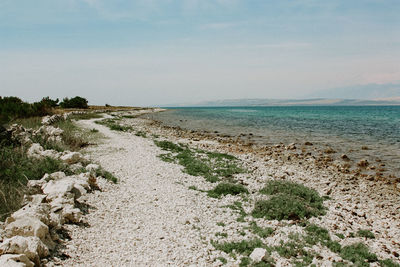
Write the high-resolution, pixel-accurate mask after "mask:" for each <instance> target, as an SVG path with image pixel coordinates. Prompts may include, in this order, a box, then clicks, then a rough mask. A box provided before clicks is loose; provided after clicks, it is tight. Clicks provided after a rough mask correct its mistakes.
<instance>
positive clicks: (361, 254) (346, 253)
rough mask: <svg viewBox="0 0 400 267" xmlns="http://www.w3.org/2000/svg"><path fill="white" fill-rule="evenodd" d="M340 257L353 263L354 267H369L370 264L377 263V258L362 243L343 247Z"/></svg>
mask: <svg viewBox="0 0 400 267" xmlns="http://www.w3.org/2000/svg"><path fill="white" fill-rule="evenodd" d="M340 256H341V257H342V258H343V259H345V260H348V261H351V262H353V263H354V264H355V265H356V266H369V265H370V263H371V262H376V261H378V257H377V256H376V255H375V254H373V253H371V252H370V251H369V249H368V247H367V246H366V245H364V244H363V243H356V244H353V245H349V246H345V247H343V248H342V250H341V252H340Z"/></svg>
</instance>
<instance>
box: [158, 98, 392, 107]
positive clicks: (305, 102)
mask: <svg viewBox="0 0 400 267" xmlns="http://www.w3.org/2000/svg"><path fill="white" fill-rule="evenodd" d="M367 105H370V106H372V105H376V106H378V105H379V106H383V105H400V97H392V98H385V99H370V100H361V99H330V98H311V99H226V100H217V101H202V102H197V103H180V104H171V105H165V107H189V106H190V107H226V106H367Z"/></svg>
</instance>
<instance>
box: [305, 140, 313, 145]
mask: <svg viewBox="0 0 400 267" xmlns="http://www.w3.org/2000/svg"><path fill="white" fill-rule="evenodd" d="M304 145H306V146H312V145H313V143H311V142H308V141H307V142H305V143H304Z"/></svg>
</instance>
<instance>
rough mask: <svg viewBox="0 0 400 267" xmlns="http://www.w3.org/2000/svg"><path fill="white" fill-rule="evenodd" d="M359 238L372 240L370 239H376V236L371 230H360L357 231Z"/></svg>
mask: <svg viewBox="0 0 400 267" xmlns="http://www.w3.org/2000/svg"><path fill="white" fill-rule="evenodd" d="M357 236H359V237H365V238H370V239H375V235H374V234H373V233H372V232H371V231H369V230H363V229H360V230H358V231H357Z"/></svg>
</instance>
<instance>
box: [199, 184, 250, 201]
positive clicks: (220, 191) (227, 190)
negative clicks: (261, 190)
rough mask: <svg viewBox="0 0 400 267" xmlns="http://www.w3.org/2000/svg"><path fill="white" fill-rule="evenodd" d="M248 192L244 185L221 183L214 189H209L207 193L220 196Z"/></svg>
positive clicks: (216, 196) (210, 195) (211, 195)
mask: <svg viewBox="0 0 400 267" xmlns="http://www.w3.org/2000/svg"><path fill="white" fill-rule="evenodd" d="M242 193H245V194H248V193H249V191H248V190H247V188H245V187H244V186H243V185H240V184H231V183H219V184H218V185H217V186H216V187H215V188H214V189H212V190H209V191H208V193H207V195H208V196H209V197H214V198H219V197H221V196H225V195H238V194H242Z"/></svg>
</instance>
